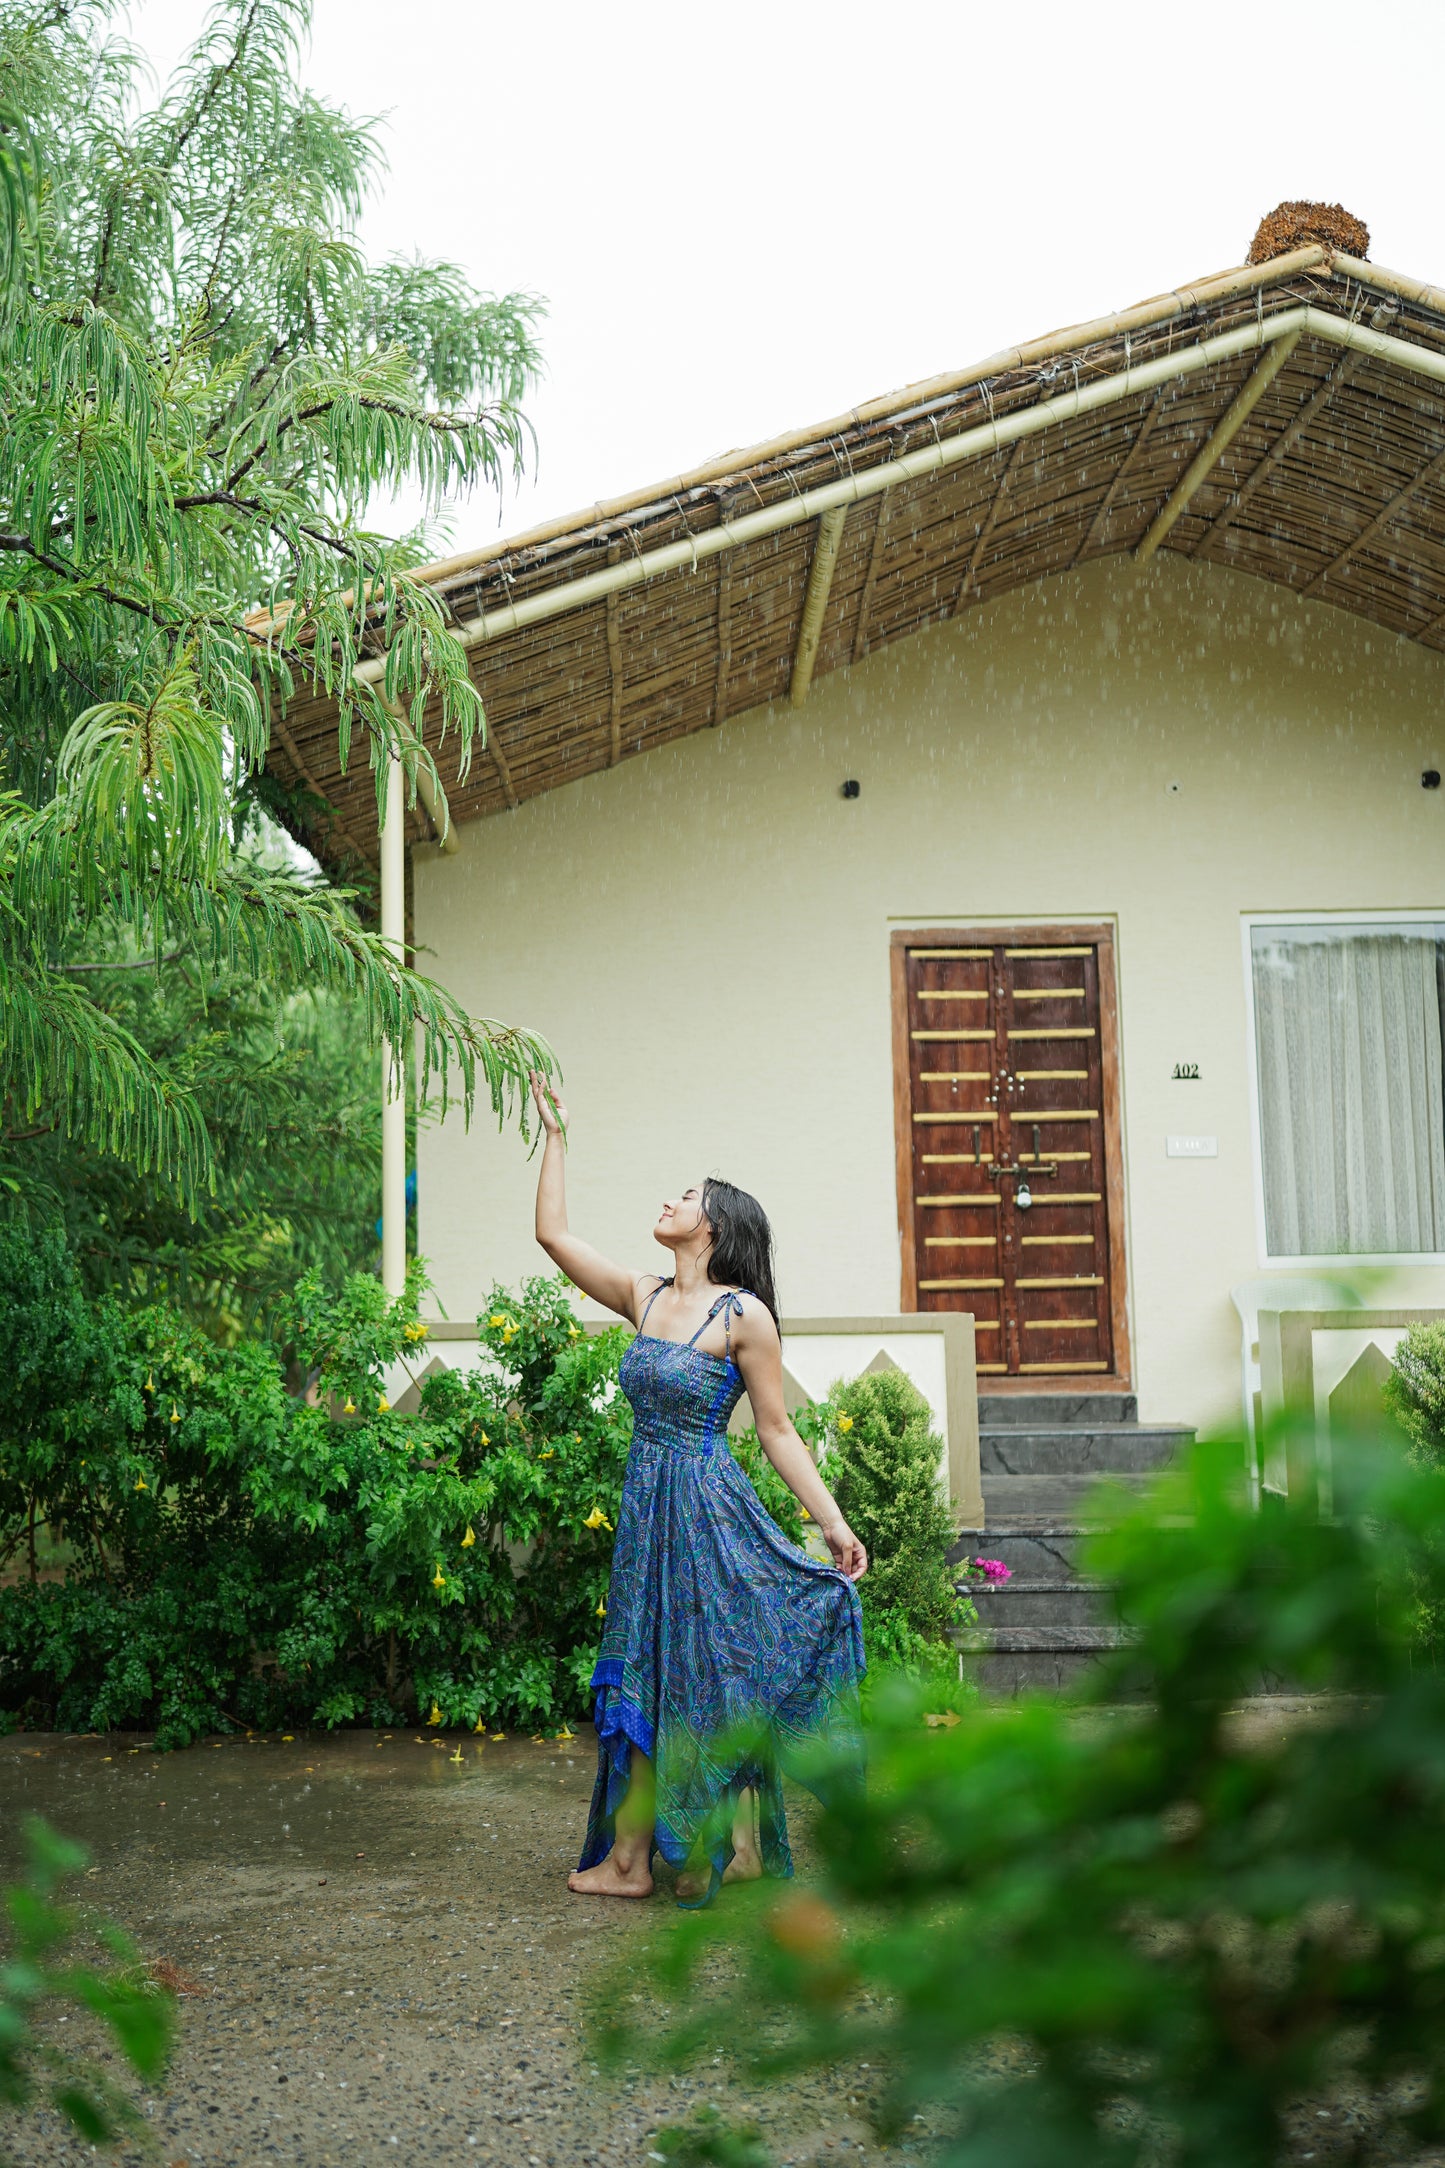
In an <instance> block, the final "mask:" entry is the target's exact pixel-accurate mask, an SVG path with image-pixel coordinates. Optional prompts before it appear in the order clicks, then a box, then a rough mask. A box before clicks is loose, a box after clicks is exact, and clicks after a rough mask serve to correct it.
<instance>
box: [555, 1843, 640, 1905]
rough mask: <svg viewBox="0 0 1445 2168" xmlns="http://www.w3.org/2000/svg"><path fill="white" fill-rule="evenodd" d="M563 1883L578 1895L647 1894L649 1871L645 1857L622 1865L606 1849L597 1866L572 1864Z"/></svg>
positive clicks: (628, 1895)
mask: <svg viewBox="0 0 1445 2168" xmlns="http://www.w3.org/2000/svg"><path fill="white" fill-rule="evenodd" d="M567 1887H568V1889H570V1890H575V1891H576V1893H577V1895H578V1896H579V1897H650V1896H651V1895H652V1875H651V1873H650V1871H649V1869H648V1865H647V1862H646V1860H643V1861H641V1862H640V1863H639V1864H638V1865H637V1866H635V1867H628V1868H623V1867H619V1866H618V1864H617V1855H616V1853H614V1852H609V1853H608V1855H607V1857H606V1859H604V1860H603V1862H602V1864H601V1866H600V1867H578V1868H575V1869H574V1870H573V1872H572V1873H571V1874H569V1875H568V1877H567Z"/></svg>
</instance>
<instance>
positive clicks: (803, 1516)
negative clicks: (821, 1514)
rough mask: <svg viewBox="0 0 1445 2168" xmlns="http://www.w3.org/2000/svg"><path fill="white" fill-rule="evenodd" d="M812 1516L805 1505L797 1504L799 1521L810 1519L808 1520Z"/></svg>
mask: <svg viewBox="0 0 1445 2168" xmlns="http://www.w3.org/2000/svg"><path fill="white" fill-rule="evenodd" d="M812 1518H813V1516H812V1514H811V1513H810V1512H809V1511H808V1509H807V1507H806V1506H799V1508H798V1519H799V1520H800V1521H810V1520H811V1519H812Z"/></svg>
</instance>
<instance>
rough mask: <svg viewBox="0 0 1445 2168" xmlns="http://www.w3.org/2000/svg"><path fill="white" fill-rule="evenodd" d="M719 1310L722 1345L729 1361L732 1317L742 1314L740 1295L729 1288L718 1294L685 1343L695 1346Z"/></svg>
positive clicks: (731, 1352) (731, 1351)
mask: <svg viewBox="0 0 1445 2168" xmlns="http://www.w3.org/2000/svg"><path fill="white" fill-rule="evenodd" d="M719 1312H721V1314H722V1321H723V1345H724V1347H725V1348H726V1349H727V1359H728V1361H729V1362H731V1361H732V1359H733V1319H734V1318H735V1317H741V1316H742V1314H743V1302H742V1296H741V1295H740V1294H736V1293H734V1291H733V1290H732V1289H731V1288H729V1289H728V1291H727V1293H726V1294H725V1295H719V1296H718V1298H717V1301H716V1302H715V1303H714V1304H713V1306H712V1308H711V1309H710V1310H709V1311H708V1313H707V1316H706V1317H705V1318H704V1319H703V1321H702V1323H701V1324H700V1325H699V1326H698V1328H697V1331H696V1332H695V1333H694V1334H693V1336H692V1338H691V1339H690V1340H689V1341H688V1343H687V1344H688V1346H689V1347H696V1345H697V1343H698V1341H699V1340H700V1339H701V1338H702V1336H703V1334H704V1333H705V1332H706V1331H707V1328H708V1326H709V1325H710V1324H711V1323H712V1321H713V1319H714V1318H715V1317H716V1316H717V1315H718V1314H719Z"/></svg>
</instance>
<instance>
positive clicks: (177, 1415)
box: [171, 1400, 181, 1423]
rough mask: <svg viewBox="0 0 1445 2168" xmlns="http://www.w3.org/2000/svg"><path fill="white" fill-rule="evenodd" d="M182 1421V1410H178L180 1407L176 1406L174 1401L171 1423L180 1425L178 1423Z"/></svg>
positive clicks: (172, 1403)
mask: <svg viewBox="0 0 1445 2168" xmlns="http://www.w3.org/2000/svg"><path fill="white" fill-rule="evenodd" d="M180 1419H181V1411H180V1409H179V1408H178V1407H177V1406H176V1404H175V1402H174V1400H173V1401H172V1402H171V1421H172V1422H173V1423H178V1422H179V1421H180Z"/></svg>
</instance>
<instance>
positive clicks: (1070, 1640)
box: [957, 1626, 1129, 1701]
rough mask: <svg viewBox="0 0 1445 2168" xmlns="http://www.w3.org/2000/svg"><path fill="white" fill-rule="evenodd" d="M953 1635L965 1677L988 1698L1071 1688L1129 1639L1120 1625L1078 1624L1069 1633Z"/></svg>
mask: <svg viewBox="0 0 1445 2168" xmlns="http://www.w3.org/2000/svg"><path fill="white" fill-rule="evenodd" d="M957 1638H958V1642H959V1649H960V1654H961V1656H962V1659H963V1670H964V1675H965V1677H967V1678H972V1679H974V1680H975V1681H976V1682H977V1684H978V1687H979V1690H980V1691H981V1692H982V1693H984V1694H985V1695H987V1696H988V1698H989V1700H991V1701H1003V1700H1010V1699H1012V1697H1013V1696H1014V1695H1016V1694H1028V1693H1054V1692H1058V1691H1059V1690H1060V1689H1064V1688H1068V1687H1070V1686H1073V1685H1075V1684H1077V1682H1078V1680H1079V1679H1080V1677H1081V1676H1082V1675H1083V1674H1084V1673H1085V1672H1087V1671H1088V1669H1089V1667H1090V1666H1091V1665H1092V1664H1095V1663H1097V1662H1098V1660H1099V1658H1100V1657H1101V1656H1104V1655H1107V1654H1108V1653H1109V1652H1110V1651H1111V1650H1113V1649H1118V1648H1125V1647H1127V1646H1128V1642H1129V1636H1128V1634H1127V1632H1125V1631H1124V1629H1123V1628H1121V1627H1118V1626H1077V1627H1074V1628H1072V1629H1071V1630H1070V1631H1069V1632H1067V1633H1059V1632H1055V1631H1053V1630H1051V1629H1048V1628H1040V1627H1035V1626H996V1627H994V1628H992V1629H991V1630H989V1631H977V1632H970V1633H965V1634H960V1635H959V1636H958V1637H957Z"/></svg>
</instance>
